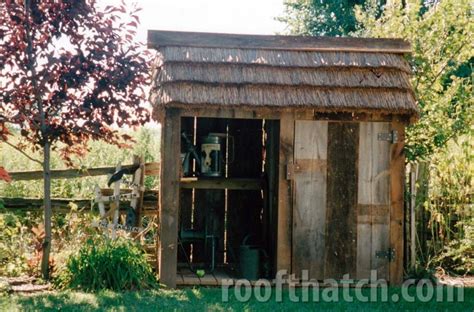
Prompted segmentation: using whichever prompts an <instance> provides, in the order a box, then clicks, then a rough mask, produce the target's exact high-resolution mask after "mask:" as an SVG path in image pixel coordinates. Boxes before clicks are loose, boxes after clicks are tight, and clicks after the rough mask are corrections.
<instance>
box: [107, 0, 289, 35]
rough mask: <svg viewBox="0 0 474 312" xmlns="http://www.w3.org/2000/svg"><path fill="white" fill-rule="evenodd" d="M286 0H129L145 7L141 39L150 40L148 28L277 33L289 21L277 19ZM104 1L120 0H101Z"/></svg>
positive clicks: (114, 0) (140, 30)
mask: <svg viewBox="0 0 474 312" xmlns="http://www.w3.org/2000/svg"><path fill="white" fill-rule="evenodd" d="M283 1H284V0H232V1H230V0H126V2H127V3H133V2H136V3H137V4H138V6H139V7H141V8H143V10H142V11H141V12H140V14H139V17H140V22H141V25H140V27H139V29H138V34H137V35H138V38H137V39H138V40H140V41H142V42H145V41H146V32H147V30H148V29H153V30H176V31H197V32H219V33H237V34H268V35H272V34H276V33H281V32H283V31H284V30H285V25H284V24H283V23H280V22H278V21H276V20H275V17H277V16H280V15H282V13H283V9H284V6H283ZM98 2H99V3H100V5H109V4H112V5H113V4H118V3H120V0H98Z"/></svg>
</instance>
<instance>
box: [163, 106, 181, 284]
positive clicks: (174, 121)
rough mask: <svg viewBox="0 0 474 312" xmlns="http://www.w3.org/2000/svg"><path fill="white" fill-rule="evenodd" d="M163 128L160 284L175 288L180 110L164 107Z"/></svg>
mask: <svg viewBox="0 0 474 312" xmlns="http://www.w3.org/2000/svg"><path fill="white" fill-rule="evenodd" d="M165 114H166V115H165V120H164V125H163V127H162V141H161V142H163V143H162V146H161V163H162V167H161V168H162V169H161V192H160V194H161V196H160V199H161V203H160V229H159V230H160V249H159V251H158V253H159V273H160V283H162V284H164V285H166V286H168V287H171V288H175V287H176V269H177V249H178V245H177V244H178V218H179V180H180V166H179V163H180V161H179V160H180V155H179V154H180V121H181V120H180V112H179V110H178V109H167V110H166V113H165Z"/></svg>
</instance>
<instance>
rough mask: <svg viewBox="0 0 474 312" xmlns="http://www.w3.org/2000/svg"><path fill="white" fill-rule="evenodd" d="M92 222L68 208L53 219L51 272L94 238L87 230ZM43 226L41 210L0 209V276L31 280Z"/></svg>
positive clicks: (75, 208)
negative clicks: (0, 230) (27, 276)
mask: <svg viewBox="0 0 474 312" xmlns="http://www.w3.org/2000/svg"><path fill="white" fill-rule="evenodd" d="M94 218H96V217H95V216H94V215H92V214H90V213H85V212H83V211H81V212H79V211H77V207H76V206H75V205H72V204H70V212H69V213H67V214H55V215H54V216H53V220H52V223H53V232H52V234H53V239H54V244H53V252H54V258H53V259H52V261H51V266H52V267H53V268H57V267H61V266H62V264H63V263H64V262H65V261H66V260H67V259H68V257H69V255H70V254H71V253H72V252H73V251H75V250H76V248H77V246H79V245H80V244H82V243H84V242H85V241H86V240H87V239H89V238H93V237H96V236H98V233H97V230H96V229H95V228H93V227H91V224H92V221H93V219H94ZM43 223H44V221H43V215H42V210H38V211H35V212H31V211H14V210H13V211H6V209H0V228H1V229H2V235H0V276H9V277H11V276H21V275H25V274H26V275H30V276H33V275H36V274H37V273H38V270H39V261H40V260H41V251H42V240H43V237H44V229H43Z"/></svg>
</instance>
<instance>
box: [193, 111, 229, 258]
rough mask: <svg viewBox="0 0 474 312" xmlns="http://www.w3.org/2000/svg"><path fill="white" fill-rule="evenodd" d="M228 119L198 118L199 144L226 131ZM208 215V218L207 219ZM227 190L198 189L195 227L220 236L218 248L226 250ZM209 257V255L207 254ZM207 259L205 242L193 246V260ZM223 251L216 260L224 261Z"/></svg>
mask: <svg viewBox="0 0 474 312" xmlns="http://www.w3.org/2000/svg"><path fill="white" fill-rule="evenodd" d="M226 123H227V121H226V120H225V119H217V118H198V119H197V128H196V129H197V130H196V132H197V133H196V135H197V146H198V147H200V146H201V143H202V138H203V137H205V136H207V135H208V134H209V133H210V132H217V133H225V132H226V127H227V125H226ZM206 216H207V220H206ZM224 217H225V191H224V190H207V189H206V190H204V189H196V190H195V195H194V215H193V228H195V229H203V228H204V227H205V226H206V227H207V228H208V233H213V234H214V235H215V236H217V237H219V243H218V247H217V248H218V250H219V251H222V250H224V245H223V244H224V228H225V221H224ZM207 257H209V255H208V256H207ZM205 259H206V255H205V250H204V244H196V245H195V246H193V262H194V263H201V262H204V260H205ZM223 260H224V257H223V253H222V252H218V253H217V256H216V261H217V262H218V263H219V262H221V263H222V262H223Z"/></svg>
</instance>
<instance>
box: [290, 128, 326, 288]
mask: <svg viewBox="0 0 474 312" xmlns="http://www.w3.org/2000/svg"><path fill="white" fill-rule="evenodd" d="M327 147H328V122H327V121H306V120H297V121H296V124H295V147H294V148H295V150H294V155H295V156H294V162H295V164H294V166H293V168H294V185H295V193H294V197H295V201H294V206H293V273H295V274H296V276H300V274H301V273H302V272H301V271H302V270H308V273H309V276H310V277H311V278H317V279H323V278H324V260H325V244H326V243H325V239H326V237H325V234H326V233H325V232H326V196H327V194H326V186H327V171H326V165H327V156H328V151H327Z"/></svg>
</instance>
